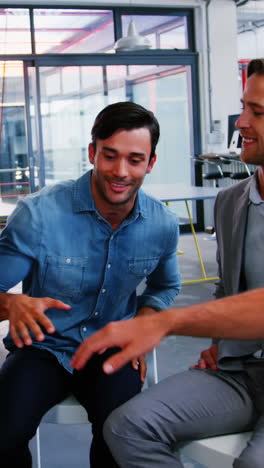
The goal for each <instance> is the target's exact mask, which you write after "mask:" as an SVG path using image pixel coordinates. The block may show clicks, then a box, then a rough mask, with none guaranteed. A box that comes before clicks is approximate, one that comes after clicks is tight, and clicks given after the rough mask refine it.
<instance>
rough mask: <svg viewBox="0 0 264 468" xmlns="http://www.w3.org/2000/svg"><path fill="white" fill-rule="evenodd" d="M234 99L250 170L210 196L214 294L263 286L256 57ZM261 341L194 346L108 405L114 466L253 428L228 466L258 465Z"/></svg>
mask: <svg viewBox="0 0 264 468" xmlns="http://www.w3.org/2000/svg"><path fill="white" fill-rule="evenodd" d="M242 106H243V110H242V113H241V116H240V117H239V119H238V122H237V126H238V128H239V129H240V133H241V136H242V151H241V158H242V160H243V161H245V162H247V163H251V164H256V165H258V169H257V171H256V174H255V175H254V176H252V177H250V178H249V179H247V180H245V181H242V182H240V183H237V184H235V185H233V186H231V187H229V188H227V189H226V190H224V191H222V192H221V193H220V194H219V195H218V197H217V200H216V204H215V225H216V233H217V241H218V252H217V259H218V264H219V278H220V280H219V283H218V285H217V289H216V297H223V296H228V295H233V294H236V293H238V292H241V291H245V290H249V289H253V288H257V287H263V286H264V262H263V257H262V253H263V248H264V247H263V246H264V229H263V228H264V60H262V59H258V60H253V61H251V62H250V64H249V67H248V80H247V84H246V88H245V92H244V95H243V99H242ZM263 345H264V341H262V340H257V341H253V340H251V341H239V340H235V341H234V340H224V339H222V340H219V341H218V343H214V344H213V345H212V347H211V348H210V349H209V350H207V351H204V352H203V353H202V355H201V358H200V360H199V362H198V365H197V366H195V368H193V369H190V370H188V371H186V372H183V373H179V374H176V375H174V376H172V377H169V378H167V379H165V380H164V381H161V382H160V383H159V384H158V385H155V386H153V387H152V388H150V389H149V390H147V391H145V392H143V393H142V394H141V395H138V396H136V397H135V398H133V399H132V400H130V401H129V402H127V403H126V404H125V405H123V406H121V407H120V408H118V409H117V410H115V411H114V412H113V413H112V415H111V416H110V418H109V419H108V421H107V423H106V425H105V438H106V440H107V442H108V444H109V446H110V448H111V451H112V453H113V455H114V457H115V459H116V461H117V463H118V465H119V466H120V467H121V468H147V467H153V468H156V467H157V468H158V467H159V468H160V467H174V468H176V467H178V468H180V467H181V468H182V467H183V465H182V463H181V460H180V454H179V451H177V448H180V443H181V442H182V441H185V440H188V439H196V438H197V439H199V438H202V437H209V436H214V435H218V434H228V433H234V432H241V431H248V430H253V431H254V432H253V437H252V440H251V442H250V444H249V445H248V446H247V447H246V448H245V449H244V451H243V452H242V454H241V455H240V456H239V457H238V458H237V459H236V460H235V462H234V467H235V468H263V453H264V417H263V416H262V414H263V413H262V411H263V407H264V403H263V396H262V388H263V394H264V370H263V368H264V360H263V358H262V350H263ZM262 383H263V386H262ZM258 384H260V385H258ZM175 457H176V458H175ZM223 468H224V467H223Z"/></svg>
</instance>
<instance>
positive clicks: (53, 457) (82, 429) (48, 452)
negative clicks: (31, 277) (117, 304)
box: [0, 233, 216, 468]
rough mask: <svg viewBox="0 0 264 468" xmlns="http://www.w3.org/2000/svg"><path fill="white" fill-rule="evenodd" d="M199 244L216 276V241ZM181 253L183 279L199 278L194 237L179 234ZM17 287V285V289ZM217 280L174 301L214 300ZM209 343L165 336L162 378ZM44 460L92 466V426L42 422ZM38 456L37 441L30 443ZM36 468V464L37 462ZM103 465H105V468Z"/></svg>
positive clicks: (45, 464)
mask: <svg viewBox="0 0 264 468" xmlns="http://www.w3.org/2000/svg"><path fill="white" fill-rule="evenodd" d="M198 238H199V245H200V248H201V252H202V255H203V258H204V262H205V268H206V273H207V275H208V276H216V262H215V249H216V243H215V240H214V239H213V238H212V237H211V236H210V235H207V234H204V233H201V234H199V236H198ZM179 250H181V251H183V254H182V255H179V256H178V259H179V263H180V269H181V274H182V280H189V279H192V278H200V277H201V271H200V265H199V262H198V259H197V254H196V250H195V246H194V242H193V238H192V236H191V235H189V234H185V235H182V236H181V237H180V244H179ZM17 291H18V289H17V288H14V292H17ZM213 291H214V282H213V281H207V282H201V283H196V284H188V285H183V287H182V291H181V293H180V295H179V296H178V298H177V299H176V301H175V305H176V306H177V305H178V306H184V305H189V304H193V303H198V302H203V301H207V300H209V299H212V297H213ZM6 329H7V323H6V322H2V323H0V339H2V337H3V336H4V335H5V333H6ZM209 343H210V340H209V339H201V338H191V337H169V338H166V339H164V341H162V343H161V344H160V346H159V347H158V350H157V359H158V373H159V379H160V380H161V379H163V378H165V377H167V376H169V375H171V374H174V373H176V372H180V371H182V370H184V369H186V368H188V366H190V365H192V364H194V363H195V362H196V360H197V358H198V356H199V353H200V351H201V350H202V349H205V348H206V347H207V346H208V344H209ZM5 354H6V352H5V350H4V349H3V348H2V347H1V348H0V362H2V361H3V359H4V357H5ZM40 439H41V462H42V468H89V444H90V440H91V426H90V425H89V424H87V425H86V424H83V425H74V426H73V425H71V426H67V425H54V424H44V423H43V424H41V426H40ZM31 447H32V453H33V457H34V459H35V448H36V444H35V441H34V440H33V441H32V442H31ZM183 462H184V467H185V468H202V465H199V464H198V463H195V462H193V461H191V460H190V459H187V458H184V459H183ZM34 468H36V463H35V461H34ZM102 468H103V467H102Z"/></svg>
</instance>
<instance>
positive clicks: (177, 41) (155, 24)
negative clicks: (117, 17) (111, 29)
mask: <svg viewBox="0 0 264 468" xmlns="http://www.w3.org/2000/svg"><path fill="white" fill-rule="evenodd" d="M131 20H133V21H134V23H135V26H136V29H137V31H138V33H139V34H141V35H142V36H145V37H147V38H148V39H149V41H150V43H151V44H152V48H153V49H188V47H189V44H188V34H187V31H188V29H187V20H186V16H177V15H175V16H173V15H168V16H165V15H162V16H159V15H155V16H154V15H148V14H146V15H134V14H133V15H122V16H121V21H122V31H123V35H126V34H127V30H128V25H129V23H130V21H131Z"/></svg>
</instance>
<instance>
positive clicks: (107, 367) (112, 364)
mask: <svg viewBox="0 0 264 468" xmlns="http://www.w3.org/2000/svg"><path fill="white" fill-rule="evenodd" d="M131 356H135V354H134V353H133V352H129V351H128V348H126V349H125V350H123V351H119V352H118V353H116V354H114V355H113V356H111V357H110V358H109V359H107V360H106V361H105V362H104V364H103V370H104V372H105V373H106V374H113V372H116V371H117V370H119V369H120V368H121V367H123V366H124V365H125V364H127V363H128V362H129V361H131Z"/></svg>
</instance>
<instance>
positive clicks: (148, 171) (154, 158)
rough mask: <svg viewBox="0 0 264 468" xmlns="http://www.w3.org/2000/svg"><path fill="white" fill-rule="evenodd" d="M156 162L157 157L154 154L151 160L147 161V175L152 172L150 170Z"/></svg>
mask: <svg viewBox="0 0 264 468" xmlns="http://www.w3.org/2000/svg"><path fill="white" fill-rule="evenodd" d="M156 160H157V155H156V154H154V156H152V158H151V160H150V161H149V165H148V168H147V172H146V173H147V174H149V173H150V172H151V171H152V168H153V166H154V164H155V162H156Z"/></svg>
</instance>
